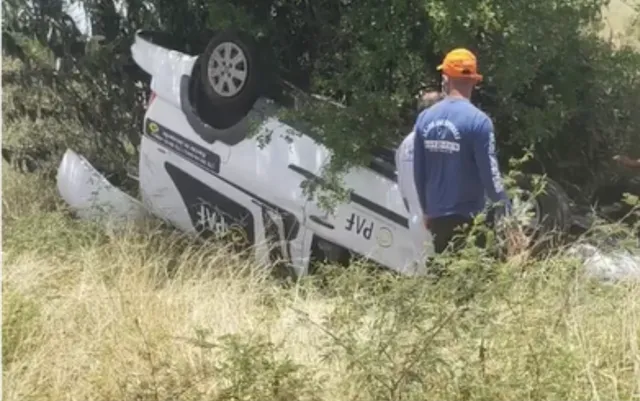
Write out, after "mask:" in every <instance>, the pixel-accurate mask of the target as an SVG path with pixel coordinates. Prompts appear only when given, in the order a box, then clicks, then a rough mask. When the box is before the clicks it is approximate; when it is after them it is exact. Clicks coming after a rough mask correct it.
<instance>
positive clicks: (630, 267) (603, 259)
mask: <svg viewBox="0 0 640 401" xmlns="http://www.w3.org/2000/svg"><path fill="white" fill-rule="evenodd" d="M568 253H569V255H572V256H576V257H578V258H579V259H581V260H582V262H583V266H584V270H585V273H586V275H587V276H589V277H593V278H596V279H600V280H603V281H607V282H612V281H626V280H640V254H637V253H632V252H631V251H629V250H626V249H619V250H615V251H611V252H604V251H602V250H600V249H598V248H597V247H596V246H594V245H588V244H579V245H574V246H573V247H571V248H570V249H569V252H568Z"/></svg>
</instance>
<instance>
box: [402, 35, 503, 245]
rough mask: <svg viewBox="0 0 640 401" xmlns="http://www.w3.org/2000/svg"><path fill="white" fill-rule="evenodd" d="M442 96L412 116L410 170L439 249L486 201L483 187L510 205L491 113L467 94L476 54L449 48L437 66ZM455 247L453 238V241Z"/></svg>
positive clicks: (473, 82)
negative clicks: (412, 152)
mask: <svg viewBox="0 0 640 401" xmlns="http://www.w3.org/2000/svg"><path fill="white" fill-rule="evenodd" d="M438 70H441V71H442V79H443V81H442V82H443V85H442V86H443V92H444V93H445V95H446V96H445V98H444V99H443V100H441V101H440V102H438V103H436V104H435V105H433V106H431V107H430V108H429V109H427V110H424V111H423V112H422V113H420V115H419V116H418V118H417V121H416V125H415V128H414V130H415V132H416V135H415V138H414V140H415V142H414V176H415V184H416V190H417V193H418V199H419V201H420V208H421V210H422V212H423V216H424V224H425V227H427V228H428V229H429V230H430V231H431V233H432V235H433V236H434V247H435V251H436V253H441V252H443V251H444V250H445V249H446V248H447V246H448V245H449V243H450V242H451V240H452V239H453V237H454V236H455V235H456V234H457V232H456V230H457V229H459V228H461V227H462V226H464V225H465V224H469V225H471V224H472V222H473V218H474V217H475V216H476V215H477V214H478V213H480V212H482V211H483V209H484V207H485V193H486V194H487V195H488V196H489V198H490V199H491V200H492V201H494V202H499V201H502V202H504V203H505V207H507V208H509V207H510V205H509V200H508V198H507V195H506V193H505V190H504V188H503V183H502V177H501V174H500V170H499V168H498V161H497V159H496V153H495V138H494V129H493V123H492V121H491V119H490V118H489V117H488V116H487V115H486V114H485V113H484V112H483V111H481V110H480V109H478V108H477V107H476V106H474V105H473V104H472V103H471V101H470V99H471V94H472V92H473V89H474V87H475V85H476V84H477V83H478V82H480V81H481V80H482V75H480V74H478V71H477V62H476V57H475V55H474V54H473V53H471V52H470V51H469V50H467V49H461V48H459V49H454V50H452V51H451V52H449V53H448V54H447V55H446V57H445V58H444V60H443V62H442V64H441V65H440V66H439V67H438ZM454 247H457V244H454Z"/></svg>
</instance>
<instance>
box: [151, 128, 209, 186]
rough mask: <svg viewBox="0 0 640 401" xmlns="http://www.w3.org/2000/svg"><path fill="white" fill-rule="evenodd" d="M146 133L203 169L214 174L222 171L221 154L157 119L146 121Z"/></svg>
mask: <svg viewBox="0 0 640 401" xmlns="http://www.w3.org/2000/svg"><path fill="white" fill-rule="evenodd" d="M145 133H146V135H147V136H148V137H149V138H150V139H151V140H153V141H154V142H156V143H158V144H160V145H162V146H164V147H165V148H167V149H169V150H172V151H174V152H175V153H176V154H178V155H179V156H181V157H182V158H184V159H186V160H188V161H190V162H191V163H193V164H195V165H197V166H199V167H200V168H202V169H203V170H205V171H207V172H209V173H212V174H217V173H219V172H220V156H219V155H217V154H215V153H213V152H211V151H210V150H208V149H206V148H204V147H202V146H200V145H198V144H197V143H195V142H193V141H190V140H188V139H187V138H185V137H183V136H181V135H179V134H177V133H176V132H174V131H172V130H170V129H168V128H167V127H164V126H162V125H160V124H158V123H157V122H156V121H153V120H151V119H147V120H146V121H145Z"/></svg>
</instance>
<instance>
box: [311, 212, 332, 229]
mask: <svg viewBox="0 0 640 401" xmlns="http://www.w3.org/2000/svg"><path fill="white" fill-rule="evenodd" d="M309 220H311V221H313V222H314V223H318V224H320V225H321V226H324V227H327V228H328V229H330V230H333V229H335V227H334V226H333V224H331V223H329V222H327V221H325V220H323V219H322V218H320V217H318V216H315V215H311V216H309Z"/></svg>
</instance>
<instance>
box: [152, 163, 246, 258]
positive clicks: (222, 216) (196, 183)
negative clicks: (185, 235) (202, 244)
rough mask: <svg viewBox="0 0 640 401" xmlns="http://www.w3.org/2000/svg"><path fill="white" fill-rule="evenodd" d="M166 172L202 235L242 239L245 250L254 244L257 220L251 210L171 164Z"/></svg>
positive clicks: (235, 239) (166, 164)
mask: <svg viewBox="0 0 640 401" xmlns="http://www.w3.org/2000/svg"><path fill="white" fill-rule="evenodd" d="M165 169H166V171H167V173H168V174H169V176H170V177H171V180H172V181H173V183H174V184H175V186H176V188H177V189H178V192H179V193H180V196H181V197H182V200H183V202H184V204H185V206H186V207H187V211H188V213H189V217H190V218H191V222H192V224H193V227H194V228H195V229H196V230H197V231H198V232H199V233H200V235H202V236H203V237H205V238H208V237H214V238H223V237H224V238H229V239H231V240H232V241H234V242H235V241H238V240H242V241H241V242H242V243H241V244H239V245H241V246H242V247H246V246H251V245H253V244H254V241H255V232H254V220H253V218H254V217H253V215H252V214H251V212H250V211H249V209H247V208H246V207H244V206H242V205H241V204H239V203H237V202H235V201H234V200H233V199H230V198H229V197H227V196H225V195H223V194H222V193H220V192H218V191H216V190H214V189H213V188H211V187H210V186H208V185H207V184H205V183H203V182H201V181H200V180H198V179H196V178H194V177H192V176H191V175H190V174H189V173H187V172H185V171H183V170H182V169H180V168H178V167H177V166H174V165H173V164H171V163H165Z"/></svg>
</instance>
